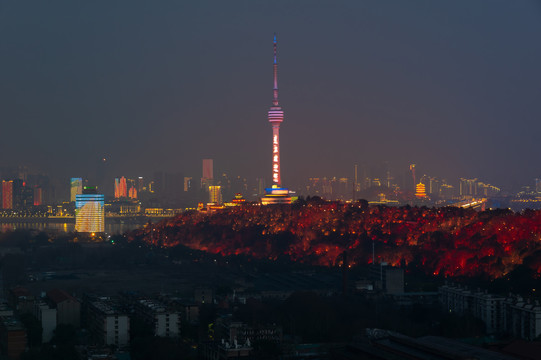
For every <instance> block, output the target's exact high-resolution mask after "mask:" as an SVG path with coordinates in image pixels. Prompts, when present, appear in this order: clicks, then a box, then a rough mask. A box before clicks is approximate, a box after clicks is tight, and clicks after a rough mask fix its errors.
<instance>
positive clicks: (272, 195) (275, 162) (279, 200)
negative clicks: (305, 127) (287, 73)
mask: <svg viewBox="0 0 541 360" xmlns="http://www.w3.org/2000/svg"><path fill="white" fill-rule="evenodd" d="M273 49H274V62H273V79H274V83H273V85H274V86H273V88H272V93H273V97H272V106H271V107H270V109H269V112H268V119H269V122H270V123H271V125H272V187H271V188H268V189H265V191H266V194H265V196H264V197H263V198H262V199H261V203H262V204H263V205H267V204H284V203H291V197H290V196H289V190H288V189H286V188H282V187H281V186H282V173H281V172H280V124H281V123H282V121H284V111H283V110H282V107H281V106H280V104H279V102H278V61H277V54H276V34H275V35H274V43H273Z"/></svg>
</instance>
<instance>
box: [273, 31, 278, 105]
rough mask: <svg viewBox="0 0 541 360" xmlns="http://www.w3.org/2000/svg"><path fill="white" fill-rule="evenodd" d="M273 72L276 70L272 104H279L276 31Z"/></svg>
mask: <svg viewBox="0 0 541 360" xmlns="http://www.w3.org/2000/svg"><path fill="white" fill-rule="evenodd" d="M273 72H274V87H273V99H272V104H273V105H274V106H278V61H277V57H276V33H274V64H273Z"/></svg>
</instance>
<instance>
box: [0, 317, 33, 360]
mask: <svg viewBox="0 0 541 360" xmlns="http://www.w3.org/2000/svg"><path fill="white" fill-rule="evenodd" d="M26 345H27V343H26V329H25V327H24V325H23V324H22V323H21V322H20V321H19V320H18V319H17V318H15V317H2V318H0V351H1V353H2V354H3V355H5V356H7V358H8V359H10V360H18V359H20V357H21V355H22V353H23V352H24V351H25V350H26Z"/></svg>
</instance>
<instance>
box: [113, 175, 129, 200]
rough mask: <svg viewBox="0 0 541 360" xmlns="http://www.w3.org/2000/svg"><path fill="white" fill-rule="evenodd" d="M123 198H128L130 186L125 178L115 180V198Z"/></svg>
mask: <svg viewBox="0 0 541 360" xmlns="http://www.w3.org/2000/svg"><path fill="white" fill-rule="evenodd" d="M123 197H124V198H125V197H128V185H127V183H126V178H125V177H124V176H122V177H121V178H120V179H119V178H115V198H117V199H119V198H123Z"/></svg>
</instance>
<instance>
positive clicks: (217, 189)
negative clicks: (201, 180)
mask: <svg viewBox="0 0 541 360" xmlns="http://www.w3.org/2000/svg"><path fill="white" fill-rule="evenodd" d="M209 202H211V203H214V204H221V203H222V202H223V199H222V187H221V186H219V185H211V186H209Z"/></svg>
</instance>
